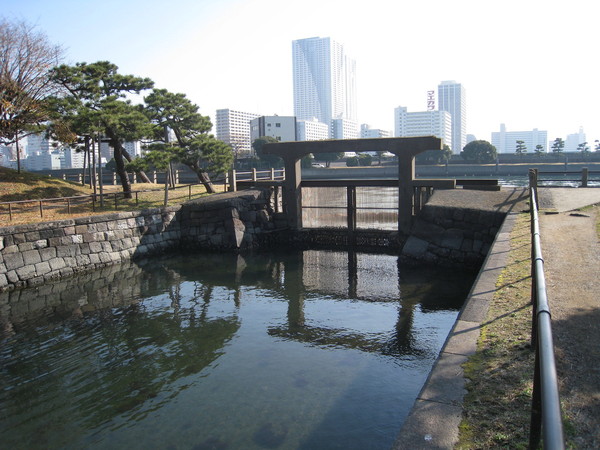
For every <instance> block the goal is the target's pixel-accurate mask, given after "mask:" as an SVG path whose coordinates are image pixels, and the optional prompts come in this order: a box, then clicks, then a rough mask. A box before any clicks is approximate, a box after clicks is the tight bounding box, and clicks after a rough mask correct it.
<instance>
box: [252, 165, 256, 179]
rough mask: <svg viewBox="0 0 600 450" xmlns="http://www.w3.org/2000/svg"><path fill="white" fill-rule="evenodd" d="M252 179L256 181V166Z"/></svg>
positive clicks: (253, 169)
mask: <svg viewBox="0 0 600 450" xmlns="http://www.w3.org/2000/svg"><path fill="white" fill-rule="evenodd" d="M252 181H256V167H253V168H252Z"/></svg>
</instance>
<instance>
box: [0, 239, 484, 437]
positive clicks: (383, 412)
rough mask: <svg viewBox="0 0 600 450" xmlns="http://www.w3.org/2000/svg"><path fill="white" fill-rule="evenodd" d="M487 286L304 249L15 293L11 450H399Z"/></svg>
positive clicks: (4, 369) (6, 377)
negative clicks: (421, 397)
mask: <svg viewBox="0 0 600 450" xmlns="http://www.w3.org/2000/svg"><path fill="white" fill-rule="evenodd" d="M472 279H473V277H472V274H464V273H451V272H448V271H447V270H445V271H443V272H442V271H437V270H435V269H431V270H423V269H411V268H405V267H399V266H398V261H397V257H394V256H390V255H373V254H364V253H358V254H356V253H346V252H326V251H303V252H295V251H293V252H281V253H275V254H257V255H252V256H246V257H242V256H237V255H212V254H211V255H195V256H194V255H187V256H178V257H170V258H165V259H160V260H156V261H153V262H151V263H147V264H144V265H141V266H140V265H137V264H134V263H129V264H123V265H121V266H115V267H111V268H106V269H103V270H101V271H97V272H95V273H92V274H86V275H83V276H79V277H76V278H71V279H66V280H63V281H61V282H59V283H56V284H52V285H45V286H41V287H40V288H38V289H35V290H23V291H15V292H12V293H3V294H0V326H1V327H2V328H1V329H2V330H3V338H2V341H1V343H0V433H1V435H2V447H3V448H11V449H20V448H23V449H36V448H67V449H79V448H99V449H104V448H106V449H109V448H110V449H114V448H131V449H136V448H139V449H142V448H144V449H145V448H172V449H180V448H181V449H226V448H227V449H265V448H267V449H268V448H281V449H291V448H304V449H321V448H322V449H329V448H344V449H353V448H356V449H367V448H373V449H384V448H389V447H390V446H391V445H392V443H393V441H394V439H395V436H396V434H397V433H398V431H399V429H400V426H401V424H402V421H403V420H404V418H405V417H406V415H407V413H408V411H409V410H410V408H411V406H412V404H413V402H414V399H415V397H416V395H417V394H418V392H419V390H420V388H421V386H422V384H423V383H424V381H425V379H426V377H427V374H428V372H429V370H430V368H431V366H432V364H433V362H434V361H435V359H436V357H437V355H438V353H439V350H440V348H441V346H442V344H443V342H444V340H445V337H446V336H447V334H448V331H449V329H450V327H451V326H452V324H453V323H454V321H455V319H456V316H457V313H458V310H459V308H460V306H461V304H462V301H463V299H464V298H465V296H466V294H467V291H468V289H469V286H470V284H471V282H472Z"/></svg>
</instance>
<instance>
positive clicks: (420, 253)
mask: <svg viewBox="0 0 600 450" xmlns="http://www.w3.org/2000/svg"><path fill="white" fill-rule="evenodd" d="M428 248H429V242H427V241H425V240H423V239H419V238H418V237H415V236H410V237H409V238H408V239H407V241H406V243H405V244H404V247H403V248H402V254H403V255H405V256H408V257H410V258H415V259H421V258H423V257H424V256H425V253H427V249H428Z"/></svg>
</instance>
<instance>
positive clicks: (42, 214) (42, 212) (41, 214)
mask: <svg viewBox="0 0 600 450" xmlns="http://www.w3.org/2000/svg"><path fill="white" fill-rule="evenodd" d="M40 217H44V207H43V206H42V201H41V200H40Z"/></svg>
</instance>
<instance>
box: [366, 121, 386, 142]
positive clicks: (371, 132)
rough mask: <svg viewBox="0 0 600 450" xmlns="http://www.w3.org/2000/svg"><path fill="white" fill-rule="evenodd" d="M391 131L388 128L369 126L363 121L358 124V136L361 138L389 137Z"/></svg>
mask: <svg viewBox="0 0 600 450" xmlns="http://www.w3.org/2000/svg"><path fill="white" fill-rule="evenodd" d="M391 136H392V132H391V131H389V130H382V129H379V128H371V126H370V125H369V124H367V123H363V124H362V125H361V126H360V138H361V139H370V138H386V137H391Z"/></svg>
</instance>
